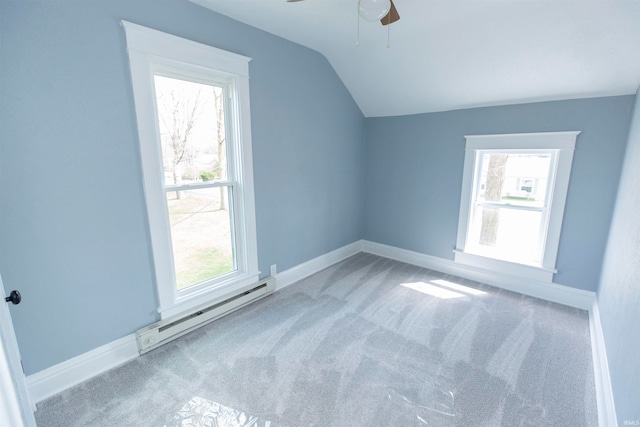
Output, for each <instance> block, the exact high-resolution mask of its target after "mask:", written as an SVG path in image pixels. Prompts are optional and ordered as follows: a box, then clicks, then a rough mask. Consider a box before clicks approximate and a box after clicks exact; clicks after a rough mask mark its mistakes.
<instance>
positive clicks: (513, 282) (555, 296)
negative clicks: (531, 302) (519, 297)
mask: <svg viewBox="0 0 640 427" xmlns="http://www.w3.org/2000/svg"><path fill="white" fill-rule="evenodd" d="M361 248H362V251H363V252H367V253H370V254H374V255H378V256H382V257H385V258H390V259H394V260H396V261H402V262H406V263H407V264H413V265H417V266H419V267H425V268H429V269H431V270H436V271H440V272H442V273H446V274H452V275H455V276H459V277H463V278H465V279H470V280H475V281H477V282H481V283H486V284H488V285H492V286H495V287H498V288H501V289H506V290H508V291H513V292H517V293H520V294H524V295H529V296H532V297H536V298H540V299H543V300H546V301H551V302H555V303H558V304H563V305H568V306H570V307H576V308H580V309H582V310H591V307H592V305H593V301H594V300H595V292H590V291H585V290H582V289H576V288H572V287H569V286H564V285H559V284H557V283H545V282H538V281H534V280H524V279H522V278H518V277H513V276H509V275H506V274H496V273H495V272H493V271H489V270H484V269H481V268H477V267H470V266H467V265H462V264H459V263H456V262H455V261H452V260H448V259H444V258H438V257H434V256H431V255H425V254H421V253H419V252H414V251H410V250H407V249H400V248H396V247H394V246H389V245H384V244H381V243H375V242H370V241H367V240H364V241H362V242H361Z"/></svg>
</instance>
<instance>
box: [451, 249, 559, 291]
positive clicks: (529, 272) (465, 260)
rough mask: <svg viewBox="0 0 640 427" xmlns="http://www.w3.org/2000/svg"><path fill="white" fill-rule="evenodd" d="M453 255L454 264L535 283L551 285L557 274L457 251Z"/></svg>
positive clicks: (548, 270) (539, 268)
mask: <svg viewBox="0 0 640 427" xmlns="http://www.w3.org/2000/svg"><path fill="white" fill-rule="evenodd" d="M453 253H454V260H455V262H457V263H459V264H462V265H466V266H469V267H475V268H480V269H483V270H488V271H492V272H495V273H499V274H508V275H510V276H514V277H519V278H522V279H526V280H534V281H537V282H544V283H553V275H554V274H555V273H557V272H558V271H557V270H556V269H548V268H544V267H540V266H534V265H527V264H519V263H516V262H511V261H504V260H501V259H495V258H488V257H485V256H482V255H476V254H472V253H469V252H464V251H461V250H458V249H456V250H454V251H453Z"/></svg>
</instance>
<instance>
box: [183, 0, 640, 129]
mask: <svg viewBox="0 0 640 427" xmlns="http://www.w3.org/2000/svg"><path fill="white" fill-rule="evenodd" d="M192 1H193V2H195V3H198V4H200V5H202V6H204V7H207V8H209V9H211V10H214V11H216V12H218V13H221V14H223V15H227V16H229V17H231V18H233V19H236V20H238V21H241V22H244V23H246V24H249V25H252V26H254V27H257V28H260V29H262V30H265V31H267V32H270V33H272V34H275V35H278V36H280V37H283V38H285V39H288V40H291V41H293V42H295V43H298V44H301V45H303V46H307V47H309V48H311V49H314V50H316V51H318V52H320V53H321V54H323V55H324V56H325V57H326V58H327V59H328V60H329V62H330V63H331V64H332V66H333V67H334V69H335V70H336V72H337V73H338V75H339V76H340V78H341V79H342V81H343V82H344V84H345V85H346V87H347V89H348V90H349V91H350V93H351V94H352V96H353V98H354V99H355V101H356V103H357V104H358V105H359V107H360V109H361V110H362V112H363V113H364V115H365V116H367V117H377V116H396V115H405V114H416V113H425V112H434V111H446V110H452V109H461V108H471V107H479V106H487V105H503V104H513V103H522V102H534V101H545V100H556V99H571V98H585V97H595V96H608V95H622V94H631V93H635V91H636V89H637V88H638V86H639V85H640V0H624V1H620V0H611V1H603V0H598V1H590V0H555V1H554V0H493V1H487V0H467V1H461V0H394V3H395V5H396V7H397V9H398V12H399V13H400V16H401V19H400V20H399V21H398V22H396V23H394V24H391V25H390V26H389V30H390V33H389V34H387V27H383V26H382V25H381V24H380V23H379V22H368V21H364V20H359V19H358V14H357V4H358V0H305V1H298V2H287V1H285V0H192ZM358 23H359V24H358ZM358 25H359V28H360V31H359V34H360V36H359V40H360V45H359V46H356V40H357V38H358V36H357V29H358ZM388 36H389V39H390V45H391V46H390V47H389V48H387V47H386V45H387V37H388Z"/></svg>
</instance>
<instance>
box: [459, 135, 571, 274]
mask: <svg viewBox="0 0 640 427" xmlns="http://www.w3.org/2000/svg"><path fill="white" fill-rule="evenodd" d="M578 133H579V132H553V133H537V134H510V135H473V136H466V140H467V142H466V155H465V166H464V174H463V186H462V199H461V204H460V217H459V224H458V240H457V248H456V251H455V259H456V262H460V263H463V264H468V265H472V266H475V267H480V268H484V269H487V270H492V271H500V272H503V273H510V274H513V275H516V276H521V277H526V278H530V279H534V280H539V281H544V282H551V281H552V277H553V274H554V273H555V272H556V270H555V263H556V256H557V252H558V243H559V240H560V228H561V225H562V217H563V213H564V205H565V199H566V194H567V190H568V185H569V176H570V172H571V163H572V159H573V150H574V148H575V142H576V137H577V135H578Z"/></svg>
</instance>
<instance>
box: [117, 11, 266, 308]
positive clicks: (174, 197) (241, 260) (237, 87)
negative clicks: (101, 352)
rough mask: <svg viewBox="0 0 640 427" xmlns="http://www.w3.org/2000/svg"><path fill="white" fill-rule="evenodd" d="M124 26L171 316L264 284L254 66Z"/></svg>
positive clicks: (163, 295) (158, 261)
mask: <svg viewBox="0 0 640 427" xmlns="http://www.w3.org/2000/svg"><path fill="white" fill-rule="evenodd" d="M123 25H124V27H125V31H126V36H127V47H128V50H129V59H130V65H131V76H132V82H133V89H134V99H135V105H136V115H137V119H138V132H139V137H140V151H141V160H142V170H143V177H144V189H145V196H146V202H147V210H148V212H147V213H148V218H149V227H150V230H151V243H152V250H153V260H154V267H155V273H156V274H155V275H156V280H157V290H158V298H159V302H160V306H159V308H158V310H159V311H160V313H161V315H162V317H163V318H165V317H168V316H171V315H174V314H177V313H179V312H181V311H184V310H187V309H189V308H192V307H194V306H197V305H200V304H202V303H205V302H208V301H211V300H214V299H216V298H218V297H221V296H224V295H227V294H230V293H232V292H235V291H238V290H241V289H242V288H243V287H245V286H247V285H249V284H251V283H253V282H254V281H255V280H257V279H258V274H259V273H258V270H257V249H256V237H255V214H254V201H253V175H252V170H251V168H252V160H251V129H250V117H249V94H248V90H249V86H248V62H249V58H246V57H243V56H240V55H236V54H233V53H230V52H226V51H222V50H219V49H216V48H213V47H210V46H207V45H203V44H199V43H195V42H192V41H190V40H185V39H182V38H179V37H175V36H172V35H169V34H165V33H161V32H159V31H155V30H151V29H149V28H145V27H141V26H139V25H135V24H131V23H128V22H123Z"/></svg>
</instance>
